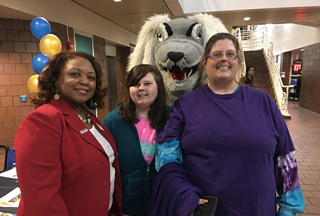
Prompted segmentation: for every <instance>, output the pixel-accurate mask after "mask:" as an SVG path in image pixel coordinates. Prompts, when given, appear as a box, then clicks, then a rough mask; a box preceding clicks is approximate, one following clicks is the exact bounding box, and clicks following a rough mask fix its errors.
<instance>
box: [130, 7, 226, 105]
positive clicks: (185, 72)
mask: <svg viewBox="0 0 320 216" xmlns="http://www.w3.org/2000/svg"><path fill="white" fill-rule="evenodd" d="M218 32H228V31H227V29H226V28H225V26H224V25H223V24H222V22H221V21H220V20H219V19H218V18H215V17H214V16H211V15H208V14H201V13H199V14H195V15H193V16H188V17H187V18H177V19H173V20H171V19H170V18H169V17H168V15H155V16H152V17H150V18H149V19H148V21H147V22H146V24H145V25H144V26H143V27H142V28H141V30H140V33H139V35H138V41H137V45H136V47H135V49H134V51H133V52H132V53H131V54H130V56H129V65H128V71H129V70H130V69H131V68H133V67H134V66H135V65H137V64H151V65H155V66H156V67H157V68H158V69H159V70H160V72H161V74H162V76H163V80H164V84H165V87H166V90H167V104H168V105H172V103H173V101H174V100H176V99H177V98H178V97H179V96H181V95H183V94H185V93H187V92H189V91H191V90H192V89H194V88H195V87H196V86H197V84H198V82H199V81H200V79H201V76H202V73H201V72H200V70H199V69H198V66H199V64H201V57H202V55H203V52H204V47H205V44H206V42H207V41H208V40H209V38H210V37H211V36H212V35H214V34H216V33H218Z"/></svg>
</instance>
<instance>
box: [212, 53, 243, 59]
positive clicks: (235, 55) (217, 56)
mask: <svg viewBox="0 0 320 216" xmlns="http://www.w3.org/2000/svg"><path fill="white" fill-rule="evenodd" d="M223 55H225V56H226V58H227V59H230V60H235V59H236V58H238V57H239V54H238V53H234V52H227V53H221V52H213V53H210V54H209V55H207V58H210V59H212V60H219V59H221V58H222V56H223Z"/></svg>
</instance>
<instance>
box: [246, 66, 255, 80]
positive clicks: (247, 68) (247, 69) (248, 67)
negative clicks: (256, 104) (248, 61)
mask: <svg viewBox="0 0 320 216" xmlns="http://www.w3.org/2000/svg"><path fill="white" fill-rule="evenodd" d="M250 68H253V69H254V67H253V66H252V65H248V66H247V67H246V77H247V79H248V71H249V70H250Z"/></svg>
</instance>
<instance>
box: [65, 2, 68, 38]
mask: <svg viewBox="0 0 320 216" xmlns="http://www.w3.org/2000/svg"><path fill="white" fill-rule="evenodd" d="M64 9H65V12H66V25H67V40H68V42H69V26H68V21H67V19H68V18H67V2H66V0H64Z"/></svg>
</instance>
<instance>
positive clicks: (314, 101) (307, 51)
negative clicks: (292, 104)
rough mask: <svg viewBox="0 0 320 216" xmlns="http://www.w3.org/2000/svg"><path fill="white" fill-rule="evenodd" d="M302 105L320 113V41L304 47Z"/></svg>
mask: <svg viewBox="0 0 320 216" xmlns="http://www.w3.org/2000/svg"><path fill="white" fill-rule="evenodd" d="M300 106H301V107H303V108H306V109H309V110H311V111H314V112H317V113H320V43H318V44H313V45H310V46H307V47H304V49H303V66H302V77H301V91H300Z"/></svg>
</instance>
